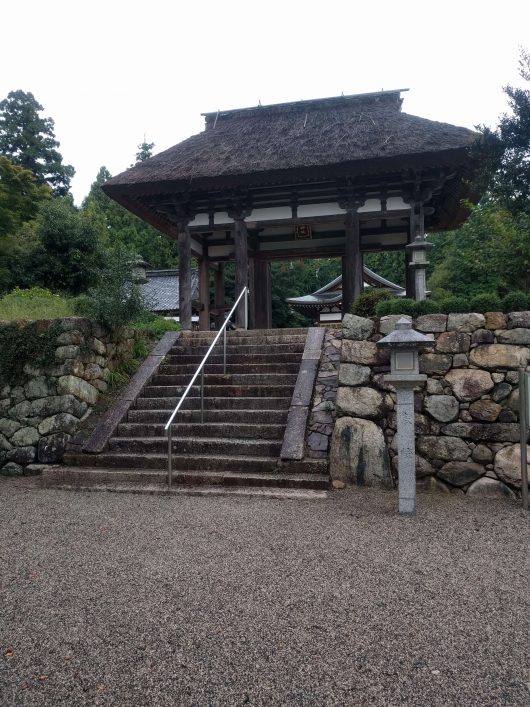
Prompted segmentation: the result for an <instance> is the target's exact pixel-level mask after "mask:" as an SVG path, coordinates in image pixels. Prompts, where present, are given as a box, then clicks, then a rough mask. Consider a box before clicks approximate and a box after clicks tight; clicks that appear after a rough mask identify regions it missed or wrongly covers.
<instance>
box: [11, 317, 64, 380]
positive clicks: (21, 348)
mask: <svg viewBox="0 0 530 707" xmlns="http://www.w3.org/2000/svg"><path fill="white" fill-rule="evenodd" d="M59 332H60V329H59V327H58V325H57V324H56V323H54V324H52V325H51V326H50V327H49V328H48V329H47V330H45V331H42V329H41V328H40V327H38V326H37V325H36V324H28V325H25V326H20V324H18V323H14V324H8V325H6V326H3V327H0V381H10V382H14V381H17V380H19V379H20V378H21V376H22V373H23V369H24V366H25V365H27V364H30V365H32V366H34V367H35V368H39V367H40V366H49V365H51V364H52V363H53V362H54V361H55V350H56V348H57V341H56V340H57V335H58V334H59Z"/></svg>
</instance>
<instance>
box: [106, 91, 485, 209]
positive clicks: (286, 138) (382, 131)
mask: <svg viewBox="0 0 530 707" xmlns="http://www.w3.org/2000/svg"><path fill="white" fill-rule="evenodd" d="M401 103H402V99H401V96H400V91H384V92H380V93H375V94H361V95H354V96H339V97H336V98H326V99H318V100H311V101H300V102H297V103H282V104H277V105H270V106H257V107H254V108H246V109H238V110H230V111H220V112H218V113H206V114H204V115H205V130H204V131H203V132H201V133H199V134H198V135H194V136H193V137H190V138H188V139H187V140H184V141H183V142H181V143H179V144H178V145H175V146H174V147H171V148H170V149H169V150H165V151H164V152H161V153H160V154H158V155H155V156H154V157H151V158H150V159H148V160H146V161H145V162H141V163H140V164H138V165H135V166H134V167H132V168H131V169H129V170H127V171H126V172H123V173H122V174H120V175H118V176H116V177H114V178H113V179H111V180H109V181H108V182H107V183H106V185H105V186H104V187H103V188H104V190H105V191H106V192H107V193H108V194H109V196H115V195H116V194H119V193H122V194H124V193H129V194H134V193H137V194H139V193H151V194H155V193H162V192H169V191H174V190H190V189H191V190H198V191H201V190H205V189H211V188H214V187H220V186H230V187H234V186H239V185H244V186H246V187H248V186H250V185H252V184H263V183H266V182H267V181H271V182H272V181H276V182H278V181H282V177H287V176H288V177H289V178H291V179H292V178H293V176H294V174H293V173H296V174H297V176H298V177H299V178H304V177H308V176H311V175H312V174H314V173H315V170H316V169H318V170H319V172H320V173H322V174H324V175H328V176H335V175H336V174H337V168H338V167H345V168H346V171H343V172H342V173H343V174H350V173H356V174H363V173H370V172H372V173H373V172H379V171H382V172H384V171H386V170H387V169H390V168H391V167H392V168H394V169H396V168H398V169H399V168H402V167H405V166H413V165H414V164H416V161H417V158H422V159H423V163H424V164H433V165H437V164H442V165H443V164H444V163H445V161H444V160H447V159H449V162H448V163H449V164H454V163H455V157H457V158H458V159H457V160H456V161H457V162H460V163H463V162H466V161H468V160H469V158H468V157H467V149H468V147H469V146H470V144H471V143H472V142H473V141H474V140H475V138H476V133H474V132H473V131H471V130H468V129H467V128H462V127H456V126H454V125H449V124H447V123H438V122H435V121H432V120H426V119H425V118H419V117H417V116H414V115H408V114H407V113H403V112H401Z"/></svg>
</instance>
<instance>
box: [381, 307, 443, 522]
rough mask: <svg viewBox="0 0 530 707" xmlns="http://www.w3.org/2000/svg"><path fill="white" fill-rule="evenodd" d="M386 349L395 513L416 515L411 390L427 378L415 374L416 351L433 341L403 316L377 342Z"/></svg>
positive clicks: (430, 344) (416, 364)
mask: <svg viewBox="0 0 530 707" xmlns="http://www.w3.org/2000/svg"><path fill="white" fill-rule="evenodd" d="M377 345H378V346H381V347H382V348H388V349H390V374H389V375H386V376H385V381H387V382H388V383H391V384H392V385H393V386H394V388H395V389H396V393H397V441H398V474H399V512H400V514H401V515H407V516H413V515H415V514H416V448H415V447H416V444H415V434H414V388H415V387H417V386H418V385H423V383H424V382H425V381H426V380H427V376H426V375H425V374H423V373H420V372H419V350H420V349H423V348H425V347H427V346H434V341H433V340H432V339H429V338H428V337H427V336H425V334H421V333H420V332H419V331H415V330H414V329H413V328H412V322H411V321H410V319H406V318H405V317H403V318H401V319H400V320H399V321H398V322H397V323H396V328H395V329H394V331H393V332H391V333H390V334H388V336H385V337H384V338H383V339H381V340H380V341H378V342H377Z"/></svg>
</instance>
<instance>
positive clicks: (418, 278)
mask: <svg viewBox="0 0 530 707" xmlns="http://www.w3.org/2000/svg"><path fill="white" fill-rule="evenodd" d="M432 247H433V246H432V243H429V242H428V241H426V240H425V238H422V237H421V236H420V235H419V234H418V235H417V236H416V238H415V239H414V240H413V241H412V243H409V244H408V245H406V246H405V250H408V251H410V252H411V254H412V259H411V262H410V263H409V268H412V269H413V270H414V284H415V292H416V299H417V300H424V299H426V298H427V282H426V278H425V269H426V267H427V265H428V264H429V261H428V260H427V253H428V252H429V251H430V250H431V248H432Z"/></svg>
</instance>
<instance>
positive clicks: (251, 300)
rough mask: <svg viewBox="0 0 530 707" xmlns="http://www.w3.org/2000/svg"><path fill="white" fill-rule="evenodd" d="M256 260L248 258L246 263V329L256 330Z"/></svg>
mask: <svg viewBox="0 0 530 707" xmlns="http://www.w3.org/2000/svg"><path fill="white" fill-rule="evenodd" d="M255 266H256V259H255V258H249V261H248V289H249V295H248V328H249V329H257V328H258V327H257V326H256V277H255V270H256V267H255Z"/></svg>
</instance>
